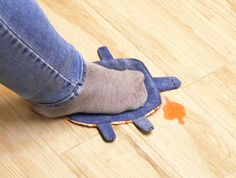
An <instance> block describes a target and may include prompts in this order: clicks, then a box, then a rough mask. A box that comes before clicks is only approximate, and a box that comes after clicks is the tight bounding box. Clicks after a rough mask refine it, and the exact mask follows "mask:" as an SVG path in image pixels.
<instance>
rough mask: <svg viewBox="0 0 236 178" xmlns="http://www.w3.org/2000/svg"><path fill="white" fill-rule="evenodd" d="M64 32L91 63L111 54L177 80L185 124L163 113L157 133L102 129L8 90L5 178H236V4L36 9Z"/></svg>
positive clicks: (196, 1) (106, 0)
mask: <svg viewBox="0 0 236 178" xmlns="http://www.w3.org/2000/svg"><path fill="white" fill-rule="evenodd" d="M38 2H39V4H40V6H41V7H42V8H43V10H44V12H45V13H46V14H47V16H48V18H49V20H50V21H51V22H52V24H53V25H54V26H55V28H56V29H57V31H58V32H59V33H60V34H61V35H62V36H63V37H64V38H65V39H66V40H67V41H69V42H70V43H72V44H73V45H74V46H75V47H76V49H78V50H79V51H80V52H81V53H82V54H83V55H84V57H85V58H86V59H87V60H88V61H95V60H96V59H98V57H97V53H96V50H97V48H98V47H100V46H102V45H107V46H108V47H109V48H110V49H111V51H112V53H113V54H114V56H115V57H135V58H138V59H140V60H142V61H143V62H144V63H145V65H146V66H147V67H148V68H149V69H150V72H151V73H152V74H153V75H155V76H163V75H176V76H178V77H179V78H180V79H181V80H182V81H183V85H182V88H181V89H179V90H176V91H171V92H167V93H164V94H163V96H168V97H169V98H170V99H171V100H173V101H175V102H178V103H181V104H183V105H184V106H185V108H186V112H187V116H186V117H185V119H184V120H185V124H184V125H180V124H178V122H177V120H173V121H169V120H166V119H165V118H164V117H163V111H162V110H159V111H158V112H157V113H155V114H154V115H152V116H150V119H151V120H152V122H153V124H154V126H155V130H154V131H153V132H152V133H151V134H150V135H143V134H142V133H140V132H139V131H138V130H137V129H136V128H135V127H134V126H133V125H132V124H130V125H122V126H115V127H114V129H115V131H116V133H117V137H118V138H117V140H116V141H115V142H114V143H111V144H107V143H104V142H103V141H102V140H101V138H100V136H99V135H98V133H97V131H96V129H91V128H85V127H80V126H77V125H73V124H72V123H70V122H68V121H66V120H65V119H63V118H60V119H47V118H44V117H42V116H39V115H37V114H36V113H34V112H33V111H32V110H31V109H30V107H29V104H28V103H27V102H26V101H24V100H23V99H22V98H21V97H19V96H18V95H17V94H15V93H13V92H12V91H10V90H8V89H7V88H5V87H4V86H0V142H1V144H0V177H4V178H5V177H163V178H164V177H171V178H173V177H191V178H192V177H193V178H195V177H196V178H199V177H203V178H205V177H206V178H208V177H209V178H214V177H217V178H223V177H225V178H235V177H236V1H234V0H207V1H204V0H182V1H177V0H172V1H170V0H134V1H128V0H120V1H115V0H112V1H110V0H99V1H98V0H85V1H79V0H38Z"/></svg>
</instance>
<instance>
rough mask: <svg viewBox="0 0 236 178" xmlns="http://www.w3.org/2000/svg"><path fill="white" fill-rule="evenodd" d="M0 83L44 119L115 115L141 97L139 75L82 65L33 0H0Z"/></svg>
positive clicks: (142, 88) (143, 95) (134, 105)
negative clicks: (75, 115)
mask: <svg viewBox="0 0 236 178" xmlns="http://www.w3.org/2000/svg"><path fill="white" fill-rule="evenodd" d="M86 71H87V72H86ZM86 73H87V74H86ZM0 82H1V83H2V84H4V85H5V86H7V87H8V88H10V89H12V90H13V91H15V92H16V93H18V94H19V95H21V96H22V97H24V98H25V99H27V100H29V101H31V102H32V103H33V104H34V109H35V110H36V111H37V112H39V113H41V114H43V115H46V116H49V117H55V116H63V115H66V114H71V113H76V112H91V113H118V112H122V111H125V110H128V109H136V108H138V107H140V106H142V105H143V104H144V102H145V101H146V98H147V93H146V89H145V86H144V81H143V75H142V73H140V72H136V71H115V70H110V69H106V68H104V67H101V66H98V65H96V64H91V63H87V64H85V62H84V59H83V57H82V56H81V54H80V53H79V52H78V51H76V50H75V48H74V47H73V46H72V45H70V44H68V43H67V42H66V41H65V40H64V39H63V38H62V37H61V36H60V35H59V34H58V33H57V32H56V31H55V29H54V28H53V27H52V25H51V24H50V23H49V21H48V19H47V18H46V16H45V15H44V13H43V12H42V10H41V9H40V7H39V6H38V4H37V3H36V1H34V0H0ZM108 91H109V92H108ZM125 98H129V99H128V100H127V101H126V99H125Z"/></svg>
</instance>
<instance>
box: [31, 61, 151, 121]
mask: <svg viewBox="0 0 236 178" xmlns="http://www.w3.org/2000/svg"><path fill="white" fill-rule="evenodd" d="M86 65H87V74H86V79H85V83H84V88H83V90H82V92H81V94H80V95H79V96H78V97H77V98H76V99H75V100H73V101H72V102H70V103H68V104H66V105H65V106H62V107H57V108H48V107H43V106H41V105H34V106H33V108H34V110H35V111H36V112H38V113H40V114H42V115H44V116H47V117H58V116H64V115H68V114H72V113H77V112H83V113H110V114H115V113H121V112H123V111H126V110H134V109H137V108H139V107H140V106H142V105H143V104H144V103H145V102H146V100H147V90H146V87H145V84H144V75H143V73H142V72H139V71H131V70H125V71H118V70H113V69H107V68H105V67H103V66H100V65H97V64H94V63H87V64H86Z"/></svg>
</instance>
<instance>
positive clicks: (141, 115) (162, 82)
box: [67, 47, 181, 142]
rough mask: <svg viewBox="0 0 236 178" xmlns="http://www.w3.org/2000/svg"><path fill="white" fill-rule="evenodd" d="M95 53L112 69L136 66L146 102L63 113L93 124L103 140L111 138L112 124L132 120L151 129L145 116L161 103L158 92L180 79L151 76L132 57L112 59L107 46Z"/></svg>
mask: <svg viewBox="0 0 236 178" xmlns="http://www.w3.org/2000/svg"><path fill="white" fill-rule="evenodd" d="M98 55H99V57H100V59H101V61H97V62H95V63H97V64H99V65H102V66H104V67H107V68H109V69H115V70H125V69H128V70H138V71H141V72H143V74H144V75H145V80H144V82H145V85H146V89H147V92H148V98H147V101H146V103H145V104H144V105H143V106H142V107H140V108H139V109H137V110H133V111H126V112H123V113H120V114H84V113H76V114H72V115H69V116H67V119H68V120H70V121H72V122H73V123H76V124H80V125H85V126H92V127H94V126H95V127H97V128H98V130H99V132H100V134H101V136H102V137H103V139H104V140H105V141H107V142H112V141H114V140H115V138H116V135H115V132H114V130H113V128H112V126H111V125H112V124H122V123H129V122H133V123H134V125H135V126H136V127H137V128H138V129H139V130H141V131H142V132H144V133H149V132H151V131H152V130H153V128H154V127H153V125H152V123H151V122H150V121H149V120H148V119H147V118H146V117H147V116H148V115H149V114H150V113H152V112H154V111H155V110H156V109H158V108H159V106H160V105H161V97H160V92H163V91H168V90H173V89H177V88H179V87H180V85H181V82H180V80H179V79H177V78H176V77H152V76H151V74H150V73H149V72H148V70H147V68H146V67H145V65H144V64H143V63H142V62H141V61H139V60H137V59H133V58H122V59H114V58H113V57H112V55H111V53H110V52H109V50H108V49H107V47H100V48H99V49H98ZM124 102H125V101H124Z"/></svg>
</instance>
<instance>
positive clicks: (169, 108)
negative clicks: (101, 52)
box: [163, 97, 186, 124]
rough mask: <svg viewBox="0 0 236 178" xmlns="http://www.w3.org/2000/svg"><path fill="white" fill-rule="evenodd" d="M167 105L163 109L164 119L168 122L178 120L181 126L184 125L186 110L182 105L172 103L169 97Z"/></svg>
mask: <svg viewBox="0 0 236 178" xmlns="http://www.w3.org/2000/svg"><path fill="white" fill-rule="evenodd" d="M165 99H166V104H165V106H164V107H163V110H164V117H165V118H166V119H168V120H174V119H178V122H179V124H184V120H183V119H184V116H185V115H186V112H185V108H184V106H182V105H181V104H178V103H175V102H173V101H170V100H169V99H168V98H167V97H165Z"/></svg>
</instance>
